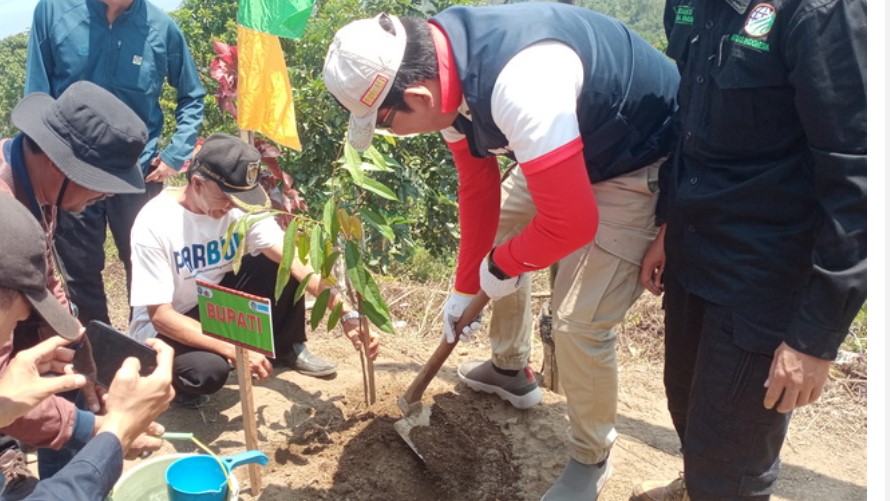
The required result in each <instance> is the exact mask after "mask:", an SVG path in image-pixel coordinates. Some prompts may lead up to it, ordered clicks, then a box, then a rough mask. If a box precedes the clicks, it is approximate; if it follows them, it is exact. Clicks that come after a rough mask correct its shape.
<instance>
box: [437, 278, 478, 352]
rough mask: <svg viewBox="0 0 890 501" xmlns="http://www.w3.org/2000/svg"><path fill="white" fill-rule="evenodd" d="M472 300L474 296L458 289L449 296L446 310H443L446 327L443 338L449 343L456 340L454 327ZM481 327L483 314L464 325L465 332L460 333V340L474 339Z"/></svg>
mask: <svg viewBox="0 0 890 501" xmlns="http://www.w3.org/2000/svg"><path fill="white" fill-rule="evenodd" d="M472 300H473V296H471V295H469V294H463V293H461V292H457V291H452V292H451V295H450V296H448V301H446V302H445V310H444V312H443V313H444V314H443V320H444V321H445V328H444V329H443V332H442V338H443V339H445V341H447V342H448V343H449V344H451V343H454V342H455V334H454V328H455V327H456V324H457V321H458V320H459V319H460V316H461V315H462V314H463V312H464V310H465V309H467V306H468V305H469V304H470V302H471V301H472ZM480 328H482V315H479V316H478V317H476V318H475V319H474V320H473V321H472V322H470V325H468V326H466V327H464V330H463V332H461V333H460V340H461V341H469V340H471V339H473V337H474V336H475V335H476V332H478V331H479V329H480Z"/></svg>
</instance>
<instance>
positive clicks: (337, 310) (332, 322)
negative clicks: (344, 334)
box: [327, 301, 343, 331]
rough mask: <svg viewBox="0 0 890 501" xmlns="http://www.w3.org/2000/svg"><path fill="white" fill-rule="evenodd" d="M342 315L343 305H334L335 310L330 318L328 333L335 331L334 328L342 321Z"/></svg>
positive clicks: (340, 303)
mask: <svg viewBox="0 0 890 501" xmlns="http://www.w3.org/2000/svg"><path fill="white" fill-rule="evenodd" d="M341 315H343V303H342V302H340V301H337V304H335V305H334V310H333V311H331V315H330V316H329V317H328V325H327V327H328V331H332V330H334V327H336V326H337V323H338V322H339V321H340V316H341Z"/></svg>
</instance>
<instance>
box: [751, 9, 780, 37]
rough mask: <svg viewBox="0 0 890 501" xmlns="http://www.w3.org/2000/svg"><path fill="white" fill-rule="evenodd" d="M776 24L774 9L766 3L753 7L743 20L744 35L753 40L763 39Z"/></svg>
mask: <svg viewBox="0 0 890 501" xmlns="http://www.w3.org/2000/svg"><path fill="white" fill-rule="evenodd" d="M775 22H776V8H775V7H773V6H772V5H770V4H768V3H761V4H757V5H755V6H754V8H753V9H751V12H749V13H748V19H746V20H745V33H747V34H748V36H752V37H755V38H761V37H765V36H766V35H767V33H769V31H770V30H771V29H772V28H773V23H775Z"/></svg>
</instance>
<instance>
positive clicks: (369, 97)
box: [359, 73, 389, 108]
mask: <svg viewBox="0 0 890 501" xmlns="http://www.w3.org/2000/svg"><path fill="white" fill-rule="evenodd" d="M387 83H389V79H388V78H386V77H385V76H383V75H381V74H379V73H378V74H377V76H376V77H374V81H373V82H371V86H370V87H368V90H366V91H365V93H364V94H363V95H362V98H361V99H360V100H359V101H361V102H362V104H364V105H365V106H367V107H368V108H370V107H372V106H374V103H375V102H376V101H377V99H378V98H379V97H380V94H382V93H383V89H384V88H386V84H387Z"/></svg>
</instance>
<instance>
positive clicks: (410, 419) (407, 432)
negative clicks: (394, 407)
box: [393, 397, 432, 461]
mask: <svg viewBox="0 0 890 501" xmlns="http://www.w3.org/2000/svg"><path fill="white" fill-rule="evenodd" d="M399 409H400V410H401V411H402V415H403V416H404V417H403V418H402V419H399V420H398V421H396V422H395V423H394V424H393V427H395V429H396V433H398V434H399V436H400V437H402V440H403V441H404V442H405V443H406V444H408V447H410V448H411V450H412V451H414V454H416V455H417V457H418V458H420V460H421V461H424V458H423V454H421V453H420V451H419V450H418V449H417V446H416V445H414V441H412V440H411V430H412V429H414V428H415V427H417V426H429V425H430V414H431V413H432V409H430V408H429V407H426V406H424V405H423V404H421V403H420V402H412V403H410V404H409V403H408V402H407V401H406V400H405V398H404V397H401V398H399Z"/></svg>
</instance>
